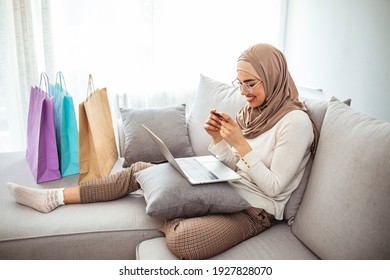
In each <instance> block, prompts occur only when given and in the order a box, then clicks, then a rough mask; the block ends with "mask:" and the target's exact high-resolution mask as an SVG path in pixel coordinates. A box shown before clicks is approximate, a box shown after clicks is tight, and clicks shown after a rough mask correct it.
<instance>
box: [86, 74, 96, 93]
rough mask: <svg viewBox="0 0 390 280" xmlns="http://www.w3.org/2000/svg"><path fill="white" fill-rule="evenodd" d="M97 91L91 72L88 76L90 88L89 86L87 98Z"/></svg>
mask: <svg viewBox="0 0 390 280" xmlns="http://www.w3.org/2000/svg"><path fill="white" fill-rule="evenodd" d="M94 92H95V85H94V84H93V79H92V74H89V77H88V88H87V98H88V96H91V95H92V93H94Z"/></svg>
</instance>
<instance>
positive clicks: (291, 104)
mask: <svg viewBox="0 0 390 280" xmlns="http://www.w3.org/2000/svg"><path fill="white" fill-rule="evenodd" d="M237 70H241V71H246V72H248V73H250V74H252V75H253V76H255V77H257V78H259V79H260V80H261V81H263V86H264V90H265V96H266V98H265V101H264V103H263V104H262V105H261V106H259V107H257V108H251V107H249V106H248V104H247V105H245V106H244V107H243V108H241V110H240V111H239V112H238V113H237V116H236V120H237V123H238V125H239V126H240V127H241V129H242V132H243V134H244V137H246V138H254V137H256V136H258V135H260V134H262V133H263V132H265V131H267V130H269V129H270V128H272V127H273V126H274V125H275V124H276V123H277V122H278V121H279V120H280V119H281V118H283V117H284V116H285V115H286V114H287V113H289V112H291V111H293V110H302V111H305V112H307V110H306V107H305V105H304V104H303V102H301V101H299V100H298V90H297V88H296V86H295V83H294V81H293V79H292V78H291V76H290V73H289V71H288V69H287V62H286V59H285V57H284V55H283V54H282V53H281V52H280V51H279V50H278V49H276V48H275V47H273V46H271V45H268V44H257V45H254V46H252V47H250V48H249V49H247V50H246V51H244V52H243V53H242V54H241V56H240V57H239V58H238V62H237ZM312 123H313V122H312ZM313 130H314V135H315V141H314V143H313V146H312V152H314V150H315V148H316V144H317V139H318V136H317V134H318V133H317V129H316V128H315V126H314V123H313Z"/></svg>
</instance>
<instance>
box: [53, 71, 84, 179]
mask: <svg viewBox="0 0 390 280" xmlns="http://www.w3.org/2000/svg"><path fill="white" fill-rule="evenodd" d="M49 93H50V95H52V96H53V97H54V116H55V127H56V140H57V149H58V157H59V161H60V170H61V175H62V176H69V175H74V174H79V173H80V167H79V133H78V128H77V120H76V113H75V109H74V105H73V98H72V96H71V95H70V94H69V93H68V91H67V89H66V84H65V78H64V75H63V74H62V72H57V75H56V83H55V85H53V84H49Z"/></svg>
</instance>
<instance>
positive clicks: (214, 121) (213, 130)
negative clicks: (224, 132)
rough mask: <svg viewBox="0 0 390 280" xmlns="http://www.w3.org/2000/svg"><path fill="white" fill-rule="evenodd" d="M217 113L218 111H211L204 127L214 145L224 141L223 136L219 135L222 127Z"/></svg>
mask: <svg viewBox="0 0 390 280" xmlns="http://www.w3.org/2000/svg"><path fill="white" fill-rule="evenodd" d="M216 111H217V110H216V109H211V110H210V115H209V117H208V118H207V120H206V122H205V123H204V125H203V128H204V129H205V130H206V132H207V133H208V134H209V135H210V136H211V138H212V139H213V143H214V144H217V143H218V142H219V141H221V140H222V136H221V134H220V133H219V130H220V127H221V119H220V117H219V116H218V115H216Z"/></svg>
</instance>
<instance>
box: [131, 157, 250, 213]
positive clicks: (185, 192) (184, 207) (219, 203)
mask: <svg viewBox="0 0 390 280" xmlns="http://www.w3.org/2000/svg"><path fill="white" fill-rule="evenodd" d="M135 176H136V179H137V181H138V182H139V184H140V186H141V188H142V189H143V190H144V197H145V200H146V213H147V214H148V215H150V216H152V217H156V218H163V219H173V218H188V217H197V216H203V215H207V214H219V213H232V212H238V211H241V210H244V209H246V208H248V207H250V204H249V203H248V202H247V201H246V200H245V199H244V198H243V197H241V196H240V195H239V194H238V193H237V192H236V191H235V190H234V187H233V186H231V185H230V184H229V183H228V182H223V183H213V184H204V185H191V184H190V183H189V182H188V181H187V179H185V178H184V177H183V176H182V175H181V174H180V173H179V172H178V171H176V169H175V168H174V167H172V166H171V165H170V164H169V163H162V164H158V165H154V166H152V167H149V168H147V169H144V170H142V171H140V172H137V173H136V174H135Z"/></svg>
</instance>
